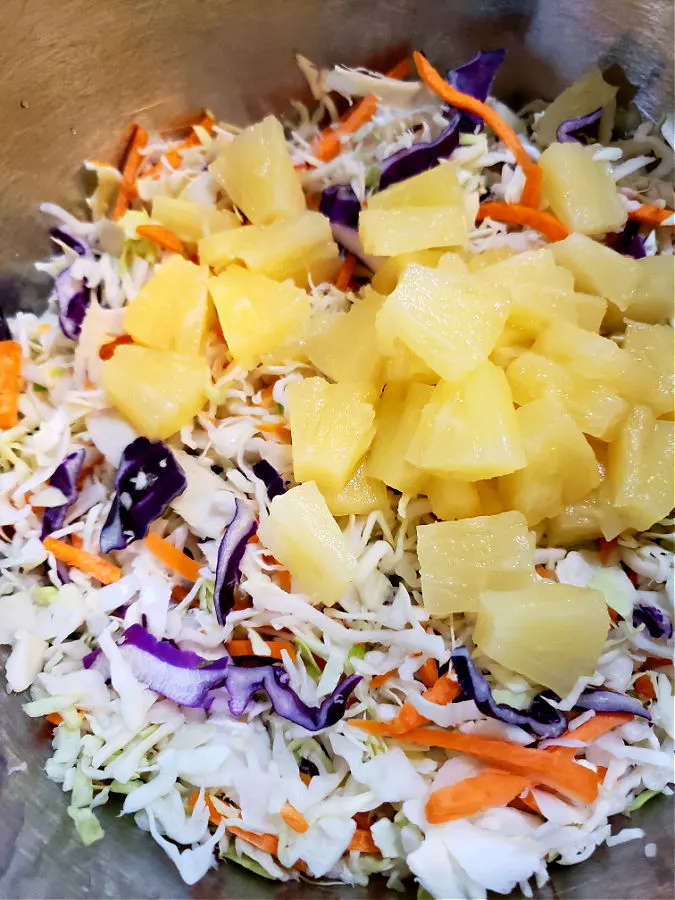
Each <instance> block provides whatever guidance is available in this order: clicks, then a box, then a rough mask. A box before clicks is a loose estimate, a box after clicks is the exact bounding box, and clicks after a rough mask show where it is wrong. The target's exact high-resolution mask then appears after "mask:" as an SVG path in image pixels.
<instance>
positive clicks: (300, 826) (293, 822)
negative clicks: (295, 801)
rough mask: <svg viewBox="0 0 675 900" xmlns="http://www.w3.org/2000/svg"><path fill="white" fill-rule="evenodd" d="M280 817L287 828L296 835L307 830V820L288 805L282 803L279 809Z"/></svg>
mask: <svg viewBox="0 0 675 900" xmlns="http://www.w3.org/2000/svg"><path fill="white" fill-rule="evenodd" d="M280 815H281V818H282V819H283V820H284V822H285V823H286V824H287V825H288V827H289V828H292V829H293V831H297V832H298V834H304V833H305V832H306V831H307V830H308V829H309V822H308V821H307V819H306V818H305V817H304V816H303V814H302V813H300V812H298V811H297V809H296V808H295V807H294V806H291V804H290V803H284V805H283V806H282V807H281V812H280Z"/></svg>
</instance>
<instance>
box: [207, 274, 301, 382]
mask: <svg viewBox="0 0 675 900" xmlns="http://www.w3.org/2000/svg"><path fill="white" fill-rule="evenodd" d="M209 291H210V292H211V296H212V297H213V302H214V304H215V307H216V312H217V313H218V318H219V320H220V326H221V328H222V330H223V335H224V337H225V340H226V341H227V345H228V348H229V350H230V353H231V354H232V356H233V358H234V359H235V360H236V362H238V363H241V365H243V366H247V367H249V368H250V367H252V366H253V365H254V364H255V363H256V362H257V361H258V359H259V358H260V356H261V355H262V354H264V353H270V352H272V351H273V350H275V349H276V348H277V347H280V346H281V345H282V344H283V343H284V341H286V340H287V339H288V338H290V337H291V336H292V335H294V334H296V333H297V332H298V331H299V330H300V329H301V328H302V327H303V326H304V325H305V323H306V322H307V321H308V320H309V317H310V314H311V309H310V303H309V297H308V296H307V294H306V293H305V291H303V290H302V288H298V287H295V285H293V284H290V283H289V282H284V283H283V284H278V283H277V282H276V281H272V279H271V278H266V277H265V276H264V275H258V274H257V273H256V272H249V271H248V270H247V269H243V268H242V267H241V266H230V268H229V269H226V270H225V271H224V272H221V274H220V275H218V276H216V277H215V278H211V279H210V280H209Z"/></svg>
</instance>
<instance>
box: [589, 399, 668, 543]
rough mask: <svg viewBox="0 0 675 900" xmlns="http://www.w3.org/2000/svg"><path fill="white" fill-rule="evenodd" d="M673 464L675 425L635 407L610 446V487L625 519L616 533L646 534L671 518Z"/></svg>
mask: <svg viewBox="0 0 675 900" xmlns="http://www.w3.org/2000/svg"><path fill="white" fill-rule="evenodd" d="M673 464H674V460H673V425H672V422H665V421H656V420H655V416H654V413H653V412H652V410H651V409H650V408H649V407H648V406H636V407H634V409H633V410H632V411H631V414H630V416H629V417H628V419H627V421H626V422H625V423H624V425H623V427H622V428H621V430H620V432H619V434H618V436H617V437H616V439H615V440H614V441H612V443H611V444H610V445H609V453H608V459H607V487H608V492H609V497H610V499H611V502H612V505H613V507H614V509H615V510H616V511H617V512H618V513H619V515H620V517H621V519H622V520H623V524H621V523H619V524H617V526H616V529H615V534H618V533H619V532H620V531H622V530H623V528H626V527H628V528H635V529H636V530H637V531H646V530H647V529H648V528H650V526H652V525H653V524H654V523H655V522H658V521H660V520H661V519H663V518H665V517H666V516H667V515H669V513H670V511H671V510H672V508H673V506H675V496H674V491H673ZM604 530H605V533H606V534H607V527H605V529H604ZM615 534H610V537H614V536H615Z"/></svg>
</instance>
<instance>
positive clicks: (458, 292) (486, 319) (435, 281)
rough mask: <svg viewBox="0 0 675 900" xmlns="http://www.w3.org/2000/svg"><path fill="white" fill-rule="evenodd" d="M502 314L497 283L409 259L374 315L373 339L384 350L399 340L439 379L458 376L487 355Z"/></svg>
mask: <svg viewBox="0 0 675 900" xmlns="http://www.w3.org/2000/svg"><path fill="white" fill-rule="evenodd" d="M507 313H508V298H507V296H506V294H505V292H503V291H501V290H500V289H499V288H495V287H493V286H492V285H489V284H483V283H481V282H480V281H479V279H478V278H477V277H475V276H471V275H467V276H465V277H463V278H457V277H455V276H452V275H448V274H446V273H444V272H440V271H438V270H432V269H426V268H424V267H423V266H418V265H415V264H411V265H409V266H408V267H407V268H406V270H405V271H404V273H403V275H402V276H401V280H400V281H399V283H398V287H397V288H396V290H395V291H394V292H393V293H392V294H390V295H389V297H388V298H387V300H386V301H385V304H384V306H383V307H382V309H381V310H380V312H379V314H378V317H377V331H378V341H379V343H380V347H381V349H382V350H383V351H384V352H385V353H386V354H387V355H389V354H390V353H391V352H392V350H393V348H394V346H395V344H394V341H395V340H396V339H399V340H400V341H402V342H403V343H404V344H406V345H407V347H408V348H409V349H410V350H412V352H413V353H416V354H417V355H418V356H419V357H421V359H423V360H424V362H425V363H426V364H427V365H428V366H430V367H431V368H432V369H433V370H434V371H435V372H437V373H438V374H439V375H440V376H441V378H445V379H446V380H447V381H458V380H460V379H462V378H464V377H465V376H466V375H468V374H469V372H471V371H473V370H474V369H475V368H476V367H477V366H479V365H480V364H481V363H482V362H483V361H484V360H485V359H487V356H488V354H489V353H490V351H491V350H492V348H493V347H494V345H495V343H496V341H497V339H498V338H499V335H500V334H501V332H502V329H503V327H504V322H505V320H506V316H507Z"/></svg>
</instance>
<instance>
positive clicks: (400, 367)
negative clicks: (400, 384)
mask: <svg viewBox="0 0 675 900" xmlns="http://www.w3.org/2000/svg"><path fill="white" fill-rule="evenodd" d="M384 362H385V370H384V371H385V375H384V380H385V382H386V383H387V384H391V382H393V381H420V382H422V384H438V375H437V374H436V372H434V370H433V369H430V368H429V366H428V365H427V364H426V363H425V362H424V360H423V359H420V357H419V356H417V354H416V353H413V352H412V350H409V349H408V348H407V347H406V345H405V344H404V343H403V342H402V341H398V340H396V341H394V348H393V351H392V352H391V353H389V354H387V356H386V357H385V361H384Z"/></svg>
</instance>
